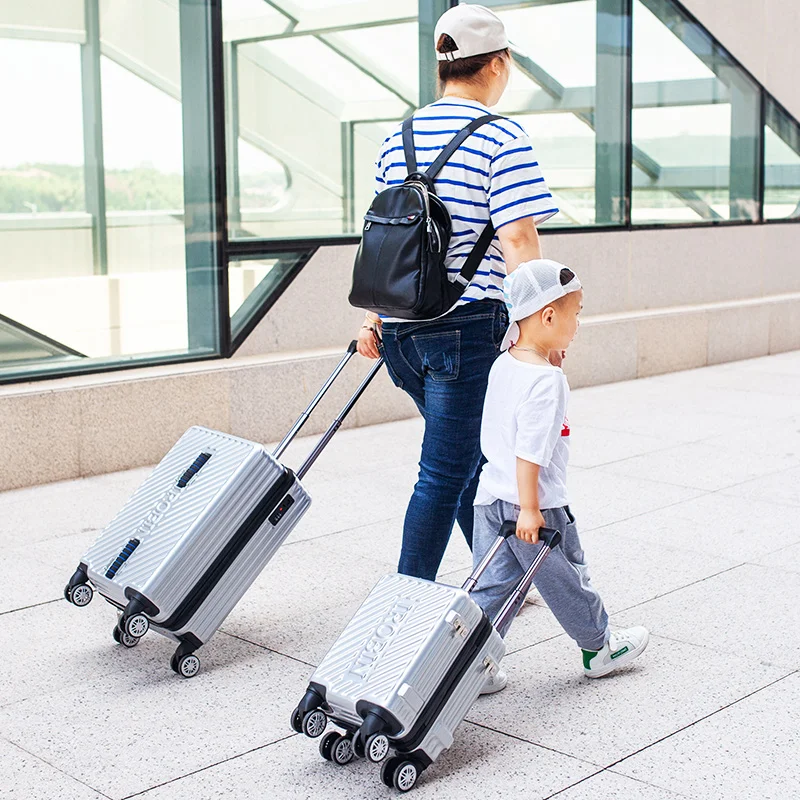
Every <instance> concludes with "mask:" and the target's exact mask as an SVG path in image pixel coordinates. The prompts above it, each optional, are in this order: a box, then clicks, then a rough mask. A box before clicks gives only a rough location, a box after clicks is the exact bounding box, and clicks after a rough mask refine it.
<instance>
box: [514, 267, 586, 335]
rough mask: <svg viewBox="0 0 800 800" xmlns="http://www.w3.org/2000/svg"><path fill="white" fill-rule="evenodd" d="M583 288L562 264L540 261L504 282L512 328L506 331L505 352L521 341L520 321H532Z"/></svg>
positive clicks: (517, 272) (522, 268) (515, 273)
mask: <svg viewBox="0 0 800 800" xmlns="http://www.w3.org/2000/svg"><path fill="white" fill-rule="evenodd" d="M580 288H582V287H581V282H580V281H579V280H578V276H577V275H575V273H574V272H573V271H572V270H571V269H569V268H568V267H565V266H564V265H563V264H559V263H558V261H551V260H550V259H549V258H539V259H536V260H534V261H525V262H524V263H522V264H520V265H519V266H518V267H517V268H516V269H515V270H514V271H513V272H512V273H511V274H510V275H507V276H506V277H505V278H504V280H503V297H504V298H505V301H506V307H507V308H508V318H509V321H510V322H511V325H510V326H509V328H508V331H506V335H505V338H504V339H503V344H502V349H503V350H508V348H509V347H510V346H511V343H512V342H516V341H517V339H518V338H519V325H517V321H518V320H521V319H525V318H526V317H530V316H531V315H532V314H535V313H536V312H537V311H541V310H542V309H543V308H545V307H546V306H548V305H550V304H551V303H554V302H555V301H556V300H558V299H559V298H560V297H564V296H565V295H568V294H569V293H570V292H577V291H578V289H580Z"/></svg>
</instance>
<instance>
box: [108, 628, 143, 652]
mask: <svg viewBox="0 0 800 800" xmlns="http://www.w3.org/2000/svg"><path fill="white" fill-rule="evenodd" d="M111 635H112V636H113V637H114V641H115V642H116V643H117V644H121V645H123V646H124V647H136V645H137V644H139V640H138V639H137V638H136V637H135V636H129V635H128V634H127V633H125V631H122V630H120V628H119V625H115V626H114V630H113V631H112V632H111Z"/></svg>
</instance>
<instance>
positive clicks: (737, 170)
mask: <svg viewBox="0 0 800 800" xmlns="http://www.w3.org/2000/svg"><path fill="white" fill-rule="evenodd" d="M730 91H731V139H730V165H731V172H730V184H729V194H730V206H731V213H730V218H731V219H750V220H756V221H758V220H759V217H760V214H761V212H760V205H761V203H760V187H761V179H762V174H761V171H762V164H761V161H762V159H761V154H762V152H763V149H764V144H763V136H764V128H763V123H762V121H761V120H762V117H761V92H760V91H757V92H755V93H754V92H753V86H752V82H751V81H750V80H749V79H747V78H746V76H745V75H732V76H731V83H730Z"/></svg>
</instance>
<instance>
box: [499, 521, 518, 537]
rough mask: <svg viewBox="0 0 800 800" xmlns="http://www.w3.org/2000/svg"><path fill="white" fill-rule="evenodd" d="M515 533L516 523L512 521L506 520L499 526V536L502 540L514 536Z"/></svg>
mask: <svg viewBox="0 0 800 800" xmlns="http://www.w3.org/2000/svg"><path fill="white" fill-rule="evenodd" d="M516 533H517V523H516V522H514V520H511V519H507V520H506V521H505V522H504V523H503V524H502V525H501V526H500V536H502V537H503V538H504V539H508V538H509V537H511V536H516Z"/></svg>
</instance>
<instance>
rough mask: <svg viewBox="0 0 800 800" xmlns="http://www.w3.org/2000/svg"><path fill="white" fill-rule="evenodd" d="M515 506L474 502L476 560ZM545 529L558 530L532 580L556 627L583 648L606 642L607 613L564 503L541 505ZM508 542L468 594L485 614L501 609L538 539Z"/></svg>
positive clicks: (516, 511)
mask: <svg viewBox="0 0 800 800" xmlns="http://www.w3.org/2000/svg"><path fill="white" fill-rule="evenodd" d="M518 516H519V508H518V506H515V505H512V504H511V503H506V502H504V501H503V500H495V502H494V503H492V504H491V505H482V506H475V526H474V529H473V534H472V554H473V559H474V563H475V565H476V566H477V564H478V563H479V562H480V561H481V559H482V558H483V557H484V556H485V555H486V553H487V552H488V550H489V548H490V547H491V546H492V544H493V543H494V541H495V539H496V537H497V534H498V532H499V531H500V527H501V525H502V523H503V522H504V521H505V520H516V519H517V517H518ZM542 516H543V517H544V520H545V523H546V524H547V527H548V528H554V529H556V530H559V531H561V537H562V538H561V544H560V545H558V547H556V548H555V549H554V550H553V552H552V553H550V555H549V556H548V557H547V558H546V559H545V561H544V563H543V564H542V566H541V568H540V570H539V572H538V573H537V575H536V578H535V579H534V583H535V584H536V588H537V589H538V590H539V592H540V593H541V595H542V597H543V598H544V600H545V602H546V603H547V605H548V606H550V610H551V611H552V612H553V614H554V615H555V618H556V619H557V620H558V621H559V623H560V624H561V627H562V628H564V630H565V631H566V632H567V633H568V634H569V635H570V636H571V637H572V638H573V639H574V640H575V641H576V642H577V643H578V647H581V648H583V649H584V650H600V649H601V648H602V647H603V645H604V644H605V643H606V642H607V641H608V637H609V630H608V614H606V610H605V608H604V607H603V601H602V600H601V599H600V595H599V594H598V593H597V592H596V591H595V589H594V587H593V586H592V584H591V583H590V581H589V571H588V567H587V566H586V561H585V559H584V555H583V550H582V549H581V542H580V539H579V538H578V529H577V526H576V525H575V518H574V517H573V516H572V514H571V513H570V511H569V507H568V506H567V507H565V508H548V509H543V510H542ZM507 542H508V544H509V545H510V547H508V546H506V545H503V547H501V548H500V550H498V552H497V555H496V556H495V557H494V559H492V562H491V564H490V565H489V567H488V568H487V570H486V572H484V573H483V576H482V577H481V579H480V581H479V583H478V586H477V587H476V589H475V590H474V592H473V593H472V597H473V599H474V600H475V602H476V603H478V605H479V606H480V607H481V608H482V609H483V610H484V611H485V612H486V613H487V615H488V616H489V619H494V616H495V615H496V614H497V612H498V611H499V610H500V609H501V608H502V606H503V603H504V602H505V601H506V599H507V598H508V597H509V595H510V594H511V591H512V589H513V588H514V585H515V584H516V583H517V582H518V581H519V579H520V578H521V577H522V576H523V575H524V574H525V571H526V570H527V568H528V567H529V566H530V564H531V562H532V561H533V559H534V557H535V555H536V553H537V552H538V551H539V548H540V547H542V545H541V544H528V543H527V542H523V541H522V540H521V539H518V538H517V537H516V536H511V537H509V539H508V540H507Z"/></svg>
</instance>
